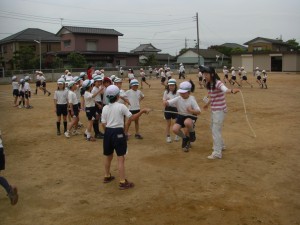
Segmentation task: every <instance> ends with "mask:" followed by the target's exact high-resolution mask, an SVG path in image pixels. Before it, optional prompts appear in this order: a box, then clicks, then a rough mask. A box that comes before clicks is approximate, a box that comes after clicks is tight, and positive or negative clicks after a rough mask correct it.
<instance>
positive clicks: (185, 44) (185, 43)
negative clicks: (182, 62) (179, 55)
mask: <svg viewBox="0 0 300 225" xmlns="http://www.w3.org/2000/svg"><path fill="white" fill-rule="evenodd" d="M184 48H185V49H187V40H186V38H185V39H184Z"/></svg>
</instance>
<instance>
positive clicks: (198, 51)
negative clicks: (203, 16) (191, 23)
mask: <svg viewBox="0 0 300 225" xmlns="http://www.w3.org/2000/svg"><path fill="white" fill-rule="evenodd" d="M196 22H197V53H198V67H199V66H200V50H199V48H200V47H199V45H200V43H199V25H198V13H196Z"/></svg>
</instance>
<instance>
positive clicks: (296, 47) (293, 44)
mask: <svg viewBox="0 0 300 225" xmlns="http://www.w3.org/2000/svg"><path fill="white" fill-rule="evenodd" d="M286 43H288V44H289V45H290V46H291V48H292V49H294V50H300V46H299V43H298V42H297V41H296V39H290V40H288V41H287V42H286Z"/></svg>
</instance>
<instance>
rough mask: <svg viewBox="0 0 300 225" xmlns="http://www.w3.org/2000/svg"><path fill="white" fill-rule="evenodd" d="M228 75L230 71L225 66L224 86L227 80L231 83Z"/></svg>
mask: <svg viewBox="0 0 300 225" xmlns="http://www.w3.org/2000/svg"><path fill="white" fill-rule="evenodd" d="M228 73H229V71H228V69H227V66H224V67H223V74H224V79H223V81H224V84H226V80H227V81H228V82H229V83H230V81H229V79H228Z"/></svg>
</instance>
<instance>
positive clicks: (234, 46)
mask: <svg viewBox="0 0 300 225" xmlns="http://www.w3.org/2000/svg"><path fill="white" fill-rule="evenodd" d="M220 46H223V47H227V48H232V49H236V48H239V49H241V50H243V51H246V50H247V47H245V46H244V45H240V44H236V43H224V44H221V45H220Z"/></svg>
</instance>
